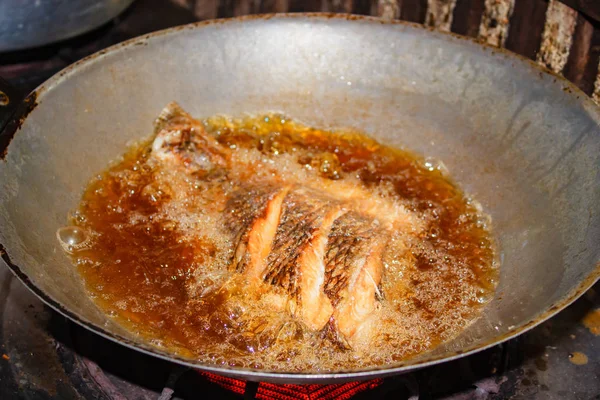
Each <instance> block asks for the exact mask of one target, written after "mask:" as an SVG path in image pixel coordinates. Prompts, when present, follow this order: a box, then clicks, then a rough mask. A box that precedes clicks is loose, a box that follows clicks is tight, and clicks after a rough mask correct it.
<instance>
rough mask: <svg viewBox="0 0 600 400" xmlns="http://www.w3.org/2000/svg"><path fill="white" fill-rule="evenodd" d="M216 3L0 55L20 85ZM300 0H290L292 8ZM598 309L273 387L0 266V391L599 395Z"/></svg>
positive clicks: (159, 10) (581, 306)
mask: <svg viewBox="0 0 600 400" xmlns="http://www.w3.org/2000/svg"><path fill="white" fill-rule="evenodd" d="M212 3H213V2H212V1H206V2H200V1H193V0H170V1H167V0H138V1H136V2H135V3H134V5H133V6H132V7H130V9H129V10H127V11H126V12H125V13H124V14H123V15H122V16H120V17H119V18H118V19H116V20H115V21H113V22H111V23H109V24H107V25H105V26H103V27H101V28H99V29H97V30H95V31H93V32H91V33H88V34H86V35H83V36H81V37H78V38H75V39H72V40H69V41H65V42H62V43H59V44H57V45H52V46H48V47H44V48H40V49H34V50H28V51H21V52H17V53H9V54H3V55H2V58H1V61H0V76H2V77H3V78H5V79H7V80H8V81H9V82H11V83H12V84H13V85H15V86H16V87H17V89H18V90H20V91H21V92H22V93H23V95H25V94H26V93H28V92H30V91H31V90H33V89H34V88H35V87H36V86H38V85H39V84H41V83H42V82H43V81H45V80H46V79H47V78H49V77H50V76H51V75H53V74H54V73H56V72H58V71H59V70H61V69H63V68H64V67H66V66H67V65H69V64H71V63H73V62H74V61H77V60H78V59H80V58H82V57H85V56H87V55H89V54H92V53H94V52H96V51H98V50H100V49H102V48H105V47H107V46H110V45H112V44H115V43H118V42H121V41H123V40H126V39H129V38H131V37H135V36H138V35H141V34H144V33H148V32H151V31H155V30H158V29H163V28H167V27H170V26H174V25H180V24H185V23H189V22H193V21H196V20H198V19H199V18H203V17H215V16H231V15H230V14H231V12H229V11H227V9H226V8H223V7H220V6H218V7H217V6H215V5H214V4H213V6H214V7H212V6H211V7H212V8H210V7H209V6H210V4H212ZM225 3H227V4H229V2H224V3H223V4H225ZM233 3H235V4H237V3H236V2H233ZM233 3H232V4H230V6H231V7H233V10H234V11H233V13H234V14H235V13H238V12H239V10H238V11H235V10H236V7H235V4H233ZM296 3H297V2H294V1H291V3H290V4H289V7H290V8H292V9H293V8H294V7H295V8H297V9H298V11H300V10H301V9H302V7H300V6H299V3H298V4H296ZM215 4H217V3H215ZM219 4H220V3H219ZM244 4H246V3H244ZM252 4H254V3H252ZM259 4H262V3H260V2H259ZM264 4H271V2H264ZM278 4H279V1H274V2H273V4H271V6H272V7H274V9H277V7H278ZM207 7H208V8H207ZM213 8H214V10H213ZM207 10H208V11H207ZM211 10H212V11H211ZM209 11H210V12H209ZM242 11H243V10H242ZM249 11H252V10H249ZM260 11H269V10H263V9H262V8H261V9H260ZM211 13H212V14H211ZM599 309H600V283H599V284H596V285H595V286H594V287H593V288H592V289H590V290H589V291H588V292H587V293H586V295H584V296H583V297H582V298H581V299H579V300H578V301H577V302H576V303H574V304H573V305H572V306H570V307H569V308H567V309H566V310H564V311H563V312H561V313H560V314H559V315H557V316H556V317H554V318H552V319H551V320H550V321H547V322H546V323H544V324H542V325H540V326H538V327H537V328H535V329H533V330H531V331H529V332H528V333H526V334H524V335H522V336H520V337H518V338H516V339H513V340H511V341H509V342H507V343H505V344H502V345H498V346H495V347H493V348H491V349H488V350H486V351H483V352H480V353H478V354H475V355H472V356H470V357H465V358H462V359H459V360H456V361H452V362H449V363H445V364H441V365H438V366H433V367H429V368H425V369H423V370H420V371H418V372H414V373H410V374H405V375H401V376H397V377H391V378H386V379H378V380H374V381H367V382H360V383H357V382H353V383H350V384H346V385H332V386H320V385H305V386H302V387H300V386H296V385H283V386H281V385H269V384H266V383H254V382H244V381H238V380H233V379H228V378H224V377H219V376H217V375H212V374H204V373H199V372H198V371H195V370H192V369H189V368H185V367H181V366H178V365H175V364H172V363H169V362H167V361H163V360H159V359H157V358H154V357H151V356H147V355H145V354H141V353H138V352H136V351H133V350H131V349H128V348H126V347H123V346H120V345H118V344H115V343H113V342H111V341H109V340H106V339H104V338H102V337H100V336H97V335H95V334H93V333H91V332H89V331H87V330H85V329H83V328H81V327H79V326H78V325H76V324H74V323H72V322H70V321H69V320H67V319H66V318H64V317H62V316H61V315H59V314H57V313H56V312H54V311H53V310H51V309H50V308H48V307H46V306H45V305H44V304H43V303H42V302H41V301H40V300H38V299H37V298H36V297H35V296H34V295H33V294H31V293H30V292H29V291H28V290H27V289H26V288H25V287H24V286H23V285H22V284H21V283H20V282H19V281H18V280H17V279H16V278H14V277H13V276H12V274H11V273H10V272H9V271H8V270H7V269H5V268H2V267H0V399H8V398H10V399H36V400H37V399H82V398H85V399H89V398H91V399H107V400H108V399H110V400H133V399H136V400H137V399H160V400H170V399H192V398H199V397H200V398H202V397H207V398H219V399H222V400H227V399H239V398H247V399H253V398H256V399H287V398H292V397H290V396H291V395H293V396H295V398H301V399H306V400H312V399H317V398H328V399H333V398H341V399H348V398H352V399H367V398H382V399H410V400H425V399H448V400H450V399H452V400H458V399H465V400H467V399H506V398H511V399H532V398H533V399H586V400H588V399H600V337H599V335H600V326H599V323H598V320H600V310H599ZM594 319H595V321H596V322H594ZM585 321H587V323H584V322H585ZM586 325H587V327H586ZM286 396H287V397H286Z"/></svg>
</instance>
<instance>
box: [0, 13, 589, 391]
mask: <svg viewBox="0 0 600 400" xmlns="http://www.w3.org/2000/svg"><path fill="white" fill-rule="evenodd" d="M271 19H276V20H307V21H308V22H326V21H330V20H335V21H339V20H345V21H358V22H361V23H365V24H379V25H384V26H396V25H397V26H403V27H409V28H411V29H414V30H416V31H420V34H422V35H433V36H434V37H435V36H437V37H439V38H442V39H444V40H450V41H458V42H461V43H464V44H466V45H467V46H475V47H479V48H480V49H483V50H486V51H489V52H490V53H491V54H490V57H505V58H509V59H512V60H514V61H516V62H519V63H522V64H526V65H527V66H528V68H531V69H533V70H534V71H537V72H538V73H539V74H540V77H542V78H547V79H553V80H554V83H555V84H562V85H563V89H564V90H565V91H566V92H567V95H568V96H571V97H572V99H573V101H576V102H578V103H579V104H581V106H582V107H583V108H584V109H585V110H586V111H588V112H591V113H593V114H595V117H596V118H597V119H598V120H600V108H599V107H598V106H597V105H596V104H595V103H594V102H593V101H592V100H591V98H590V97H589V96H588V95H587V94H585V93H584V92H583V91H582V90H580V89H579V88H578V87H577V86H575V85H574V84H573V83H571V82H570V81H568V80H567V79H565V78H564V77H562V76H560V75H557V74H555V73H553V72H552V71H550V70H548V69H547V68H545V67H543V66H541V65H539V64H537V63H535V62H534V61H532V60H530V59H528V58H525V57H523V56H521V55H519V54H516V53H513V52H511V51H508V50H506V49H503V48H497V47H494V46H492V45H488V44H486V43H481V42H479V41H477V40H476V39H474V38H470V37H466V36H462V35H458V34H455V33H452V32H442V31H438V30H435V29H433V28H430V27H426V26H423V25H420V24H416V23H411V22H406V21H400V20H383V19H381V18H377V17H370V16H359V15H351V14H332V13H286V14H257V15H249V16H241V17H235V18H227V19H215V20H206V21H200V22H195V23H191V24H186V25H180V26H176V27H171V28H168V29H164V30H159V31H156V32H152V33H149V34H145V35H142V36H138V37H135V38H132V39H129V40H126V41H124V42H121V43H118V44H115V45H113V46H110V47H108V48H106V49H103V50H100V51H98V52H96V53H94V54H91V55H89V56H87V57H85V58H83V59H81V60H79V61H77V62H75V63H73V64H71V65H70V66H68V67H66V68H65V69H63V70H61V71H59V72H58V73H56V74H55V75H53V76H52V77H51V78H49V79H48V80H46V81H45V82H44V83H42V84H41V85H40V86H38V87H37V88H36V89H35V90H34V91H32V92H31V93H30V94H29V95H28V96H27V98H26V99H25V101H24V102H23V104H22V107H21V108H20V110H18V111H17V113H16V114H15V115H14V116H13V118H12V119H11V121H10V122H9V123H8V125H7V127H6V129H5V131H4V132H0V135H2V136H5V135H6V138H3V139H5V140H2V142H1V143H0V155H2V156H1V157H0V159H1V160H2V161H3V162H6V161H5V159H4V156H5V155H6V153H7V152H8V150H9V147H10V141H11V139H12V138H13V137H14V135H15V134H16V133H17V131H18V130H19V129H20V127H21V125H22V123H23V122H24V121H25V120H26V118H27V116H28V115H29V113H30V112H31V111H33V109H34V108H35V106H36V105H37V104H38V103H39V101H41V100H42V99H43V97H44V95H45V93H46V92H49V91H51V90H53V89H54V88H55V87H58V86H59V85H60V84H61V82H62V81H63V80H66V79H68V78H69V76H70V75H72V74H73V73H75V72H76V71H78V70H79V69H80V68H82V67H84V66H87V65H91V64H92V63H96V62H100V61H101V60H102V59H103V56H104V55H107V54H115V53H117V52H119V51H126V50H127V49H129V48H131V47H133V46H137V45H146V44H149V43H147V41H148V40H151V39H153V38H157V37H163V36H166V35H171V34H176V33H177V32H179V31H184V30H199V29H203V28H206V27H210V26H212V25H216V24H219V25H228V24H238V23H243V22H246V21H267V20H271ZM0 256H1V258H2V259H3V261H4V263H5V264H6V265H7V267H8V268H9V269H10V270H11V271H12V272H13V274H14V275H15V276H16V277H17V278H18V279H19V280H20V281H21V282H22V283H23V284H24V285H25V286H26V287H27V288H28V289H29V290H30V291H31V292H32V293H33V294H34V295H36V296H37V297H38V298H39V299H40V300H42V301H43V302H44V303H45V304H46V305H48V306H49V307H51V308H52V309H53V310H55V311H56V312H58V313H59V314H61V315H63V316H65V317H67V318H68V319H70V320H71V321H73V322H75V323H76V324H78V325H80V326H82V327H84V328H86V329H88V330H90V331H92V332H94V333H95V334H97V335H99V336H101V337H104V338H105V339H108V340H111V341H113V342H115V343H118V344H120V345H123V346H125V347H128V348H130V349H132V350H136V351H140V352H141V353H144V354H147V355H150V356H153V357H158V358H160V359H163V360H165V361H169V362H173V363H176V364H180V365H184V366H187V367H190V368H193V369H197V370H202V371H207V372H212V373H216V374H220V375H227V376H233V377H237V378H242V379H247V380H253V381H271V382H273V381H277V382H296V383H310V382H316V381H328V382H334V381H335V382H341V381H350V380H366V379H373V378H380V377H385V376H390V375H396V374H401V373H406V372H409V371H415V370H418V369H421V368H425V367H429V366H433V365H436V364H441V363H444V362H449V361H452V360H456V359H458V358H462V357H466V356H469V355H472V354H475V353H477V352H480V351H483V350H486V349H488V348H490V347H493V346H495V345H498V344H501V343H504V342H506V341H508V340H510V339H512V338H514V337H516V336H519V335H521V334H523V333H525V332H527V331H529V330H530V329H532V328H534V327H536V326H537V325H539V324H541V323H542V322H544V321H546V320H548V319H549V318H551V317H553V316H554V315H556V314H557V313H559V312H560V311H562V310H563V309H565V308H566V307H568V306H569V305H570V304H572V303H573V302H574V301H575V300H577V299H578V298H579V297H580V296H581V295H582V294H583V293H585V292H586V291H587V290H588V289H589V288H590V287H592V286H593V285H594V284H595V283H596V282H597V281H598V280H600V262H599V261H596V266H595V267H594V268H592V269H591V271H590V273H589V274H587V276H585V277H583V278H582V279H581V281H580V282H579V284H578V285H577V286H576V287H575V288H573V289H571V290H570V291H569V292H568V293H567V294H566V295H565V296H564V297H563V298H561V299H560V300H558V301H556V302H554V303H553V304H552V305H551V306H549V307H547V308H545V309H543V310H541V311H540V312H539V314H538V315H537V316H535V317H534V318H532V319H531V320H530V321H529V322H526V323H523V324H521V325H519V326H516V327H515V328H514V329H512V330H511V331H510V332H508V333H506V334H504V335H500V336H498V337H495V338H494V339H492V340H490V341H488V342H486V343H483V344H479V345H472V346H469V347H466V348H464V349H461V350H457V351H454V352H450V353H447V354H445V355H437V356H433V357H421V358H418V359H412V360H411V359H409V360H406V361H404V362H401V363H398V364H396V365H392V366H382V367H378V368H371V369H357V370H352V371H348V372H344V371H340V372H330V373H327V372H326V373H311V372H304V373H302V372H274V371H261V370H257V369H248V368H241V367H223V366H215V365H211V364H205V363H199V362H197V361H196V362H195V361H193V360H191V359H187V358H183V357H180V356H178V355H175V354H172V353H170V352H167V351H164V350H161V349H158V348H155V347H151V346H149V345H147V344H145V343H139V342H134V341H132V340H130V339H127V338H125V337H122V336H120V335H118V334H115V333H111V332H109V331H107V330H105V329H104V328H102V327H100V326H97V325H95V324H93V323H91V322H89V321H87V320H86V319H84V318H81V317H80V316H78V315H76V314H75V313H73V312H71V311H70V310H69V309H68V308H66V307H65V306H63V305H62V304H61V303H59V302H58V301H56V300H54V299H53V298H52V297H51V296H50V295H48V294H47V293H45V292H44V291H43V290H41V289H40V288H38V287H37V286H36V285H35V284H34V283H33V282H32V281H31V280H30V279H29V277H28V276H27V274H25V273H24V272H23V271H22V270H21V268H20V267H19V266H18V265H16V264H14V263H13V262H12V261H11V258H10V256H9V254H8V252H7V249H6V248H5V247H4V246H3V245H2V244H1V243H0Z"/></svg>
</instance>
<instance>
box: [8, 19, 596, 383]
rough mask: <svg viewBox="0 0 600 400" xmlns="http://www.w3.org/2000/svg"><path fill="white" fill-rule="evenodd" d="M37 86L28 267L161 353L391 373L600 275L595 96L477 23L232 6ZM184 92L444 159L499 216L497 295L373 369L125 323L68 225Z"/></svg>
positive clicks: (16, 200)
mask: <svg viewBox="0 0 600 400" xmlns="http://www.w3.org/2000/svg"><path fill="white" fill-rule="evenodd" d="M37 95H38V102H39V104H38V106H37V107H36V108H35V109H34V110H33V111H32V112H31V113H30V114H29V116H28V117H27V118H26V119H25V121H24V123H23V126H22V128H21V129H20V130H19V131H18V132H17V133H16V135H15V137H14V138H13V140H12V142H11V144H10V146H9V147H8V149H7V155H6V159H5V161H4V162H0V182H2V190H1V193H0V226H1V227H2V228H1V233H0V243H2V244H3V245H4V247H5V248H6V252H7V255H8V257H10V261H11V262H12V263H13V265H12V269H13V270H15V271H17V274H18V275H19V276H20V278H21V279H23V280H25V281H26V283H27V284H28V285H29V287H30V288H32V290H34V292H36V294H38V296H40V297H42V298H43V299H44V300H45V301H46V302H48V303H49V304H50V305H52V306H53V307H54V308H56V309H57V310H59V311H60V312H62V313H64V314H65V315H67V316H69V317H70V318H72V319H73V320H75V321H78V322H80V323H81V324H82V325H84V326H87V327H88V328H90V329H92V330H94V331H96V332H98V333H100V334H102V335H104V336H106V337H108V338H111V339H113V340H117V341H121V342H122V343H125V344H126V345H128V346H131V347H135V348H137V349H140V350H142V351H145V352H149V353H152V354H154V355H157V356H160V357H164V358H168V359H170V360H173V361H176V362H179V363H184V364H189V365H194V366H196V367H197V368H201V369H205V370H211V371H215V372H219V373H222V374H227V375H232V376H238V377H242V378H245V379H250V380H266V381H279V382H292V381H294V382H309V381H310V382H316V381H321V382H333V381H336V380H352V379H361V378H371V377H376V376H384V375H390V374H395V373H400V372H403V371H407V370H412V369H415V368H419V367H422V366H424V365H429V364H432V363H437V362H442V361H444V360H449V359H453V358H456V357H460V356H462V355H464V354H468V353H470V352H474V351H477V350H480V349H482V348H486V347H488V346H490V345H492V344H495V343H498V342H500V341H502V340H506V339H508V338H510V337H512V336H514V335H517V334H519V333H521V332H523V331H524V330H527V329H529V328H531V327H532V326H534V325H535V324H537V323H539V322H541V321H543V320H544V319H546V318H548V317H550V316H551V315H553V314H554V313H556V312H558V311H559V310H560V309H562V308H564V307H565V306H566V305H568V304H569V303H570V302H572V301H573V300H574V299H575V298H576V297H577V296H578V295H579V294H581V293H582V292H583V291H584V290H585V289H587V288H588V287H589V286H591V284H592V283H593V282H595V281H596V280H597V278H598V273H599V271H598V270H599V268H598V266H597V264H598V262H599V260H600V246H598V243H599V242H600V241H599V239H600V215H599V213H598V210H600V168H599V166H600V127H599V123H600V112H599V110H598V108H597V106H595V105H594V104H593V103H592V102H591V101H590V100H589V99H588V98H587V97H586V96H585V95H583V94H582V93H581V92H579V91H578V90H577V89H576V88H575V87H574V86H572V85H571V84H569V83H568V82H566V81H563V80H561V79H560V78H557V77H554V76H552V75H549V74H546V73H544V72H542V71H541V70H540V69H538V68H537V67H536V66H534V65H533V64H532V63H530V62H527V61H525V60H524V59H520V58H518V57H517V56H513V55H510V54H507V53H503V52H499V51H497V50H492V49H490V48H485V47H482V46H481V45H479V44H476V43H474V42H471V41H468V40H465V39H461V38H457V37H454V36H451V35H446V34H442V33H437V32H432V31H428V30H425V29H423V28H419V27H416V26H412V25H406V24H399V23H382V22H381V21H379V20H375V19H368V18H357V17H341V16H340V17H331V16H306V15H294V16H280V17H263V18H245V19H238V20H230V21H225V22H223V21H217V22H212V23H202V24H198V25H191V26H185V27H182V28H175V29H171V30H168V31H164V32H160V33H158V34H154V35H150V36H148V37H142V38H139V39H134V40H133V41H130V42H127V43H126V44H124V45H118V46H116V47H113V48H112V49H110V50H109V51H107V52H106V53H103V54H98V55H95V56H92V57H90V58H88V59H86V60H84V61H82V62H80V63H77V64H75V65H74V66H73V67H70V68H68V69H67V70H65V71H64V72H62V73H60V74H58V75H57V76H55V77H54V78H52V79H51V80H49V81H48V82H46V84H44V85H43V86H42V87H41V88H39V89H38V90H37ZM171 100H176V101H178V102H180V103H181V104H182V105H183V106H184V107H185V108H186V109H189V110H190V111H191V112H192V114H194V115H196V116H199V117H202V116H209V115H212V114H215V113H226V114H232V115H239V114H242V113H245V112H251V113H252V112H256V113H258V112H265V111H282V112H285V113H286V114H287V115H290V116H293V117H295V118H297V119H300V120H302V121H304V122H306V123H308V124H312V125H317V126H337V127H339V126H351V127H355V128H358V129H361V130H364V131H366V132H368V133H369V134H371V135H372V136H374V137H375V138H377V139H378V140H380V141H382V142H384V143H387V144H391V145H396V146H406V147H408V148H410V149H413V150H416V151H418V152H420V153H422V154H425V155H427V156H430V157H434V158H437V159H440V160H443V161H444V163H445V164H446V166H447V167H448V168H449V170H450V171H451V174H452V175H453V176H454V177H455V178H456V179H457V180H458V181H459V182H460V183H461V184H462V186H463V187H464V188H465V189H466V190H467V191H468V192H469V193H471V194H473V195H474V197H475V198H476V199H478V200H479V201H480V202H481V204H482V206H483V207H484V209H485V210H486V211H487V212H489V213H490V214H491V215H492V218H493V226H494V231H495V234H496V237H497V239H498V241H499V246H500V253H501V254H500V259H501V261H502V267H501V277H500V284H499V288H498V292H497V295H496V298H495V299H494V300H493V301H492V302H491V303H490V304H489V305H488V307H487V308H486V310H485V313H484V315H483V317H482V318H481V319H479V320H478V321H477V322H476V323H475V324H473V325H472V326H471V327H470V328H468V329H467V330H466V331H465V332H464V333H463V334H462V335H461V336H460V337H458V338H457V339H456V340H454V341H452V342H450V343H447V344H445V345H442V346H440V347H438V348H437V349H435V350H434V351H432V352H430V353H428V354H425V355H423V356H421V357H419V358H417V359H413V360H409V361H407V362H405V363H404V364H399V365H393V366H385V367H382V368H381V369H378V370H370V371H340V372H339V373H337V374H286V373H280V372H277V371H256V370H255V371H250V370H242V369H235V368H231V369H228V368H223V367H220V366H215V365H203V364H197V363H196V362H194V360H188V359H182V358H180V357H177V356H173V355H172V354H169V353H167V352H164V351H162V350H159V349H156V348H154V347H152V345H150V344H149V343H147V342H145V341H144V340H142V339H141V338H139V337H136V336H135V335H134V334H132V333H130V332H127V331H126V330H125V329H123V328H121V327H120V326H118V325H117V324H116V323H115V322H114V321H113V320H111V319H110V318H108V317H107V316H106V315H104V314H103V313H102V312H101V311H100V310H99V309H98V308H97V307H96V306H95V305H94V304H93V303H92V302H91V300H90V299H89V297H88V296H87V295H86V293H85V291H84V289H83V286H82V283H81V279H80V278H79V276H78V274H77V272H76V270H75V268H74V267H73V266H72V265H71V263H70V261H69V260H68V259H67V258H66V257H65V255H64V254H63V252H62V250H61V249H60V246H59V244H58V243H57V242H56V239H55V232H56V229H58V228H59V227H61V226H62V225H64V223H65V217H66V215H67V213H68V211H69V210H70V209H72V208H73V207H74V206H75V205H76V204H77V202H78V198H79V196H80V194H81V191H82V189H83V187H84V186H85V184H86V182H87V181H88V180H89V179H90V178H92V177H93V176H94V174H95V173H96V172H97V171H99V170H102V169H103V168H105V166H106V165H107V163H108V162H109V161H110V160H112V159H114V158H115V157H116V156H118V155H119V154H120V153H122V151H123V149H124V146H125V144H126V143H127V142H128V141H130V140H132V139H136V138H140V137H145V136H147V135H148V134H149V132H150V130H151V121H152V119H153V118H154V117H155V116H156V115H157V113H158V112H159V111H160V109H161V108H162V107H163V106H164V105H165V104H166V103H167V102H168V101H171ZM8 257H5V260H8ZM17 266H18V267H17Z"/></svg>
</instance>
